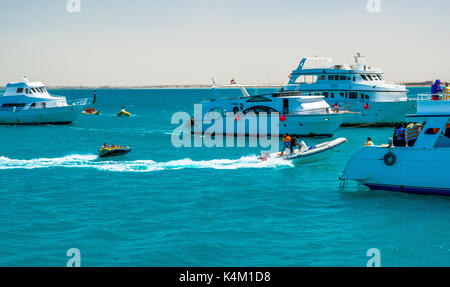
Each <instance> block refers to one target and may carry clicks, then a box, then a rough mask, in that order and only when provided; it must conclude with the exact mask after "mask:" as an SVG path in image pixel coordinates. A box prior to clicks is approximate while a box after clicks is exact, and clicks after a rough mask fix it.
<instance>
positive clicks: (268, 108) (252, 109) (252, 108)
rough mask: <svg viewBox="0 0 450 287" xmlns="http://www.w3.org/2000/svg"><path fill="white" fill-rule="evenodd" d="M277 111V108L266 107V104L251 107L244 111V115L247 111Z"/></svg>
mask: <svg viewBox="0 0 450 287" xmlns="http://www.w3.org/2000/svg"><path fill="white" fill-rule="evenodd" d="M276 112H277V111H276V110H275V109H272V108H271V107H264V106H258V107H251V108H248V109H246V110H244V111H243V113H244V115H245V114H247V113H255V114H259V113H267V114H270V113H276Z"/></svg>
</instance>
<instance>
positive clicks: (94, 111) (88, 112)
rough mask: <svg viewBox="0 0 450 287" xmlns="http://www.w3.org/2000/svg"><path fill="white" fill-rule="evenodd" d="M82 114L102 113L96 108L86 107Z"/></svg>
mask: <svg viewBox="0 0 450 287" xmlns="http://www.w3.org/2000/svg"><path fill="white" fill-rule="evenodd" d="M82 114H83V115H100V111H97V110H95V109H93V110H88V109H84V111H83V112H82Z"/></svg>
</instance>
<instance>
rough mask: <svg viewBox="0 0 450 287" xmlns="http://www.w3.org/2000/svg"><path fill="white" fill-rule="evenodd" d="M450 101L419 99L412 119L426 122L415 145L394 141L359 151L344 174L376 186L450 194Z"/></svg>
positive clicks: (410, 116)
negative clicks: (394, 144) (393, 142)
mask: <svg viewBox="0 0 450 287" xmlns="http://www.w3.org/2000/svg"><path fill="white" fill-rule="evenodd" d="M449 111H450V102H448V101H419V102H418V105H417V113H416V114H414V115H408V116H407V118H408V121H409V122H412V123H415V122H417V123H423V122H424V121H425V125H424V126H423V128H422V131H421V133H420V134H419V137H418V138H417V140H416V142H415V144H414V145H413V146H412V147H396V146H393V145H392V143H390V144H388V145H382V146H366V147H364V148H362V149H361V150H359V151H358V152H356V153H355V154H354V155H353V156H352V157H351V159H350V160H349V162H348V163H347V166H346V167H345V170H344V172H343V174H342V175H341V176H340V179H341V180H342V182H341V183H343V185H345V182H346V181H347V180H355V181H357V182H359V183H361V184H363V185H365V186H367V187H369V188H370V189H373V190H389V191H399V192H406V193H419V194H440V195H450V177H449V176H448V175H447V173H446V171H447V170H449V169H450V124H449V123H450V113H449Z"/></svg>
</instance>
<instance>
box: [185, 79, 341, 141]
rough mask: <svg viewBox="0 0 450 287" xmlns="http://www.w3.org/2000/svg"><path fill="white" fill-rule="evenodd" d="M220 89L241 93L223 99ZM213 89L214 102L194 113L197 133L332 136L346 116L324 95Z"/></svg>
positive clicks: (202, 106) (243, 88)
mask: <svg viewBox="0 0 450 287" xmlns="http://www.w3.org/2000/svg"><path fill="white" fill-rule="evenodd" d="M216 88H224V89H236V88H239V89H240V94H239V96H238V97H237V98H222V97H220V96H219V92H218V90H217V89H216ZM212 90H213V95H214V99H212V100H211V101H207V102H203V103H202V105H201V109H202V110H201V113H197V114H194V118H193V120H192V124H191V128H192V131H193V133H195V134H216V135H218V134H226V135H237V136H258V135H263V136H264V135H276V136H279V135H283V134H286V133H287V134H292V135H294V134H295V135H297V136H302V137H312V136H328V137H331V136H333V134H334V133H335V132H336V130H337V129H338V128H339V126H340V125H341V124H342V122H343V119H344V115H345V114H346V113H344V112H338V111H334V110H333V109H332V108H331V107H330V106H329V105H328V104H327V102H326V101H325V100H324V97H323V96H315V97H311V96H301V94H300V93H298V92H283V91H280V92H277V93H269V94H260V95H255V96H250V95H249V93H248V92H247V90H246V89H245V87H244V86H240V85H227V86H218V87H215V86H214V87H213V88H212Z"/></svg>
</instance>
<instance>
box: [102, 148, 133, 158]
mask: <svg viewBox="0 0 450 287" xmlns="http://www.w3.org/2000/svg"><path fill="white" fill-rule="evenodd" d="M130 151H131V148H129V147H114V148H113V147H102V148H101V149H99V151H98V156H99V157H109V156H119V155H124V154H127V153H129V152H130Z"/></svg>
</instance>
